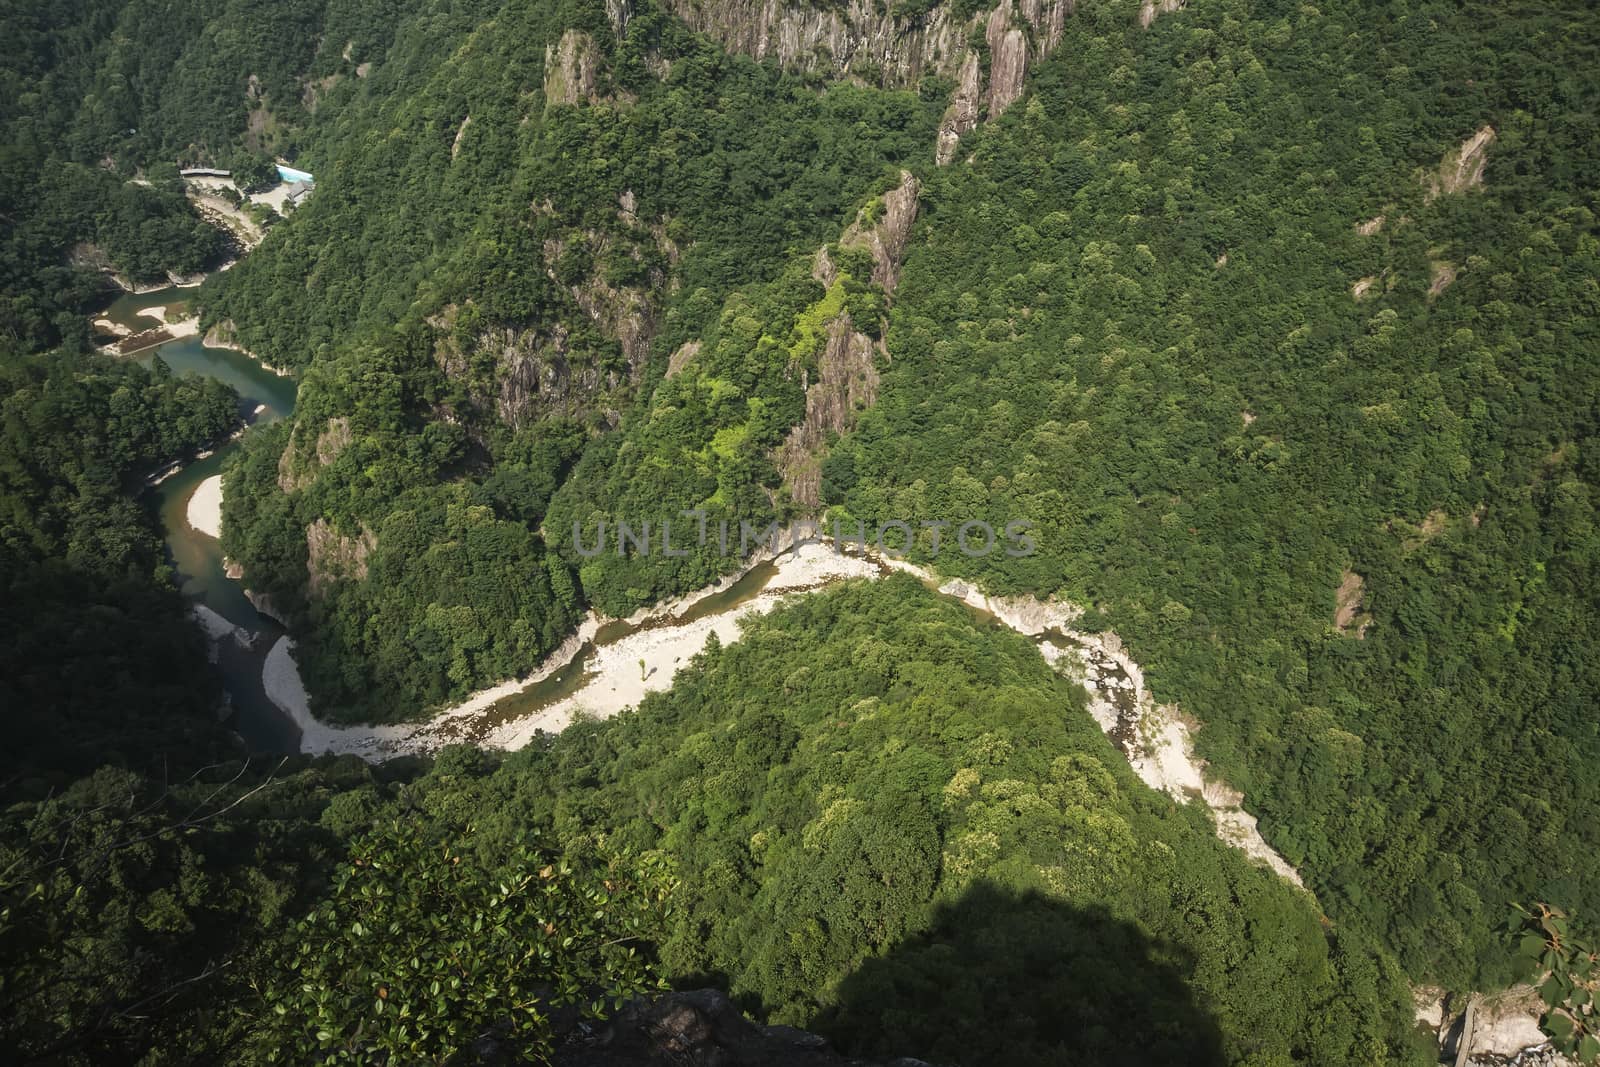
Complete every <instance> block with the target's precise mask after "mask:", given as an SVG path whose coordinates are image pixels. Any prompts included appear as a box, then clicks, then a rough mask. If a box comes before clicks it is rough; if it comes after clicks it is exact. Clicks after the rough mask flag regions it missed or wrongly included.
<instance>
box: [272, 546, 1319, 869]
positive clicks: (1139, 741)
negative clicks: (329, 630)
mask: <svg viewBox="0 0 1600 1067" xmlns="http://www.w3.org/2000/svg"><path fill="white" fill-rule="evenodd" d="M776 564H777V573H776V574H775V575H774V576H773V578H772V579H771V580H770V581H769V582H768V583H767V585H766V587H765V588H764V589H763V590H762V591H761V593H760V594H759V595H758V596H756V597H754V598H753V599H751V600H749V601H747V602H745V603H743V604H740V605H737V606H735V607H732V608H730V609H728V610H726V611H723V612H719V613H717V614H714V615H708V616H706V617H705V618H700V619H695V620H693V621H690V622H673V621H671V620H673V619H676V618H677V617H679V616H680V615H681V614H682V613H683V612H684V611H685V610H686V609H687V608H688V607H690V606H691V605H693V604H694V603H696V602H698V601H700V600H703V599H704V598H705V597H707V596H710V595H713V594H715V593H718V592H721V591H723V590H725V589H727V587H728V586H729V585H731V584H732V581H733V579H732V578H729V579H724V580H723V581H721V582H719V583H717V584H716V585H714V586H711V587H709V588H707V589H703V590H700V591H698V592H696V593H691V594H689V595H687V596H684V597H680V598H679V599H678V600H675V601H671V602H669V603H666V604H662V605H660V606H658V607H656V608H653V609H646V610H644V611H641V612H638V613H636V614H635V615H633V616H632V617H630V618H629V619H628V621H629V622H630V623H635V624H639V623H647V622H655V624H654V625H651V626H649V627H647V628H645V629H641V630H637V631H635V632H634V633H631V634H629V635H627V636H626V637H623V638H621V639H620V640H617V641H615V642H612V643H609V644H606V645H603V646H600V647H599V648H596V649H594V651H593V654H592V655H591V657H590V660H589V662H588V663H587V664H586V675H585V678H584V680H583V683H582V685H581V687H580V688H579V689H578V690H577V691H576V692H574V693H572V694H571V695H570V696H567V697H564V698H562V699H560V700H557V701H555V702H554V703H551V704H550V705H548V706H547V707H544V708H541V709H538V710H535V711H531V712H529V713H528V714H526V715H523V716H520V717H516V718H509V719H508V718H505V717H504V716H503V715H500V714H497V713H495V712H494V710H493V708H494V705H495V703H496V702H497V701H500V700H502V699H504V698H505V697H508V696H511V695H513V694H515V693H518V692H521V691H522V690H524V689H526V688H527V687H529V686H530V685H533V684H534V683H536V682H539V681H542V680H543V679H545V678H548V677H550V676H551V675H552V674H554V673H555V672H556V671H558V670H560V669H561V668H562V667H565V666H566V665H567V664H569V663H571V662H572V660H573V658H574V657H575V656H577V654H578V653H579V651H580V650H581V649H582V648H583V647H584V646H585V645H587V644H589V643H590V642H591V641H592V640H593V638H594V635H595V633H596V632H597V631H598V629H599V625H600V620H599V619H598V618H596V617H595V615H594V614H593V613H592V612H591V613H590V614H589V616H588V617H587V618H586V619H585V620H584V622H583V625H582V626H580V627H579V628H578V630H577V632H576V633H574V634H573V635H572V636H571V637H569V638H568V639H567V641H566V642H565V643H564V644H563V645H562V646H561V647H560V648H558V649H557V650H556V651H555V652H553V653H552V654H551V655H550V656H549V657H547V658H546V659H545V661H544V663H543V664H541V665H540V667H539V669H538V670H536V671H534V672H533V673H532V674H531V675H529V676H528V677H527V678H526V679H523V680H520V681H510V682H504V683H502V684H500V685H497V686H495V687H494V688H492V689H486V690H483V691H481V692H479V693H476V694H474V695H473V696H472V697H471V698H469V699H468V700H466V701H465V702H463V703H461V704H458V705H456V706H455V707H453V708H450V709H448V710H446V711H443V712H441V713H439V714H438V715H437V716H435V717H434V718H432V719H430V720H428V721H426V722H417V723H402V724H396V725H387V726H336V725H331V724H328V723H324V722H321V721H319V720H318V719H317V718H316V717H315V716H313V715H312V714H311V710H310V704H309V700H308V699H307V696H306V691H305V687H304V685H302V684H301V680H300V675H299V671H298V669H297V668H296V667H295V663H294V660H293V658H292V657H291V655H290V652H291V650H292V648H293V645H292V643H291V642H290V641H289V639H288V638H281V639H280V640H279V641H278V643H277V644H276V645H275V646H273V648H272V651H271V652H270V653H269V654H268V656H267V660H266V663H265V665H264V667H263V670H262V681H263V684H264V688H265V690H266V693H267V696H268V697H269V698H271V700H272V702H273V703H274V704H276V705H277V706H278V707H279V708H281V709H282V710H283V711H284V712H285V713H286V714H288V715H289V716H290V717H291V718H293V719H294V721H295V723H296V725H298V726H299V727H300V732H301V745H300V747H301V750H302V751H304V752H307V753H312V754H318V753H324V752H334V753H356V754H358V755H361V756H363V757H365V758H367V759H369V760H383V759H388V758H390V757H392V756H399V755H407V754H420V753H425V752H431V751H434V750H436V749H438V748H440V747H441V746H443V745H446V744H450V743H452V742H455V741H472V742H474V743H477V744H481V745H484V746H487V747H492V748H502V749H514V748H520V747H522V746H523V745H526V744H527V743H528V742H529V741H530V740H531V739H532V738H533V737H534V736H535V734H537V733H539V732H540V731H543V732H545V733H556V732H559V731H560V730H563V729H565V728H566V727H567V726H568V725H570V724H571V723H572V722H573V721H574V720H575V719H577V718H579V717H591V718H601V719H603V718H609V717H611V716H613V715H615V714H617V713H618V712H620V711H622V710H624V709H626V708H630V707H635V706H637V705H638V703H639V701H640V700H642V699H643V698H644V697H645V695H646V694H648V693H654V692H659V691H660V690H663V689H666V688H668V687H669V686H670V685H671V684H672V679H673V676H674V675H675V674H677V672H678V671H679V670H681V669H682V668H683V667H684V666H685V665H686V664H687V663H688V662H689V660H690V658H691V657H692V656H694V654H695V653H697V652H699V651H700V650H701V649H702V648H704V647H705V643H706V639H707V638H708V637H709V636H710V635H711V634H712V633H715V634H716V635H717V637H718V639H719V640H720V641H721V642H722V643H723V644H724V645H726V644H731V643H733V642H735V641H737V640H738V639H739V636H740V622H741V620H743V619H747V618H750V617H753V616H755V615H760V614H764V613H766V612H768V611H771V610H772V609H773V608H774V607H776V606H777V605H778V604H779V603H780V602H781V601H782V600H783V599H784V598H785V596H787V595H792V594H794V593H798V592H801V591H804V590H809V589H817V588H821V587H822V586H825V585H827V584H829V583H831V582H835V581H840V580H844V579H850V578H866V579H871V578H876V577H878V576H879V575H881V574H882V569H881V567H880V562H879V561H878V560H875V559H866V558H861V557H857V556H847V555H843V554H841V553H839V552H836V551H835V550H834V549H833V547H832V546H831V545H829V544H805V545H802V546H800V547H799V548H797V549H795V550H793V551H791V552H788V553H786V554H784V555H782V556H780V557H779V558H778V559H777V560H776ZM882 564H883V565H884V566H886V567H887V568H889V569H892V570H899V571H904V572H906V573H909V574H912V575H914V576H916V577H918V578H920V579H922V580H923V581H924V582H925V583H927V584H928V585H930V586H933V587H935V588H937V589H938V591H939V592H940V593H941V594H943V595H945V596H949V597H951V598H953V599H956V600H959V601H961V602H962V603H964V604H966V605H968V606H969V607H972V608H974V609H977V610H980V611H984V612H987V613H989V614H991V615H993V616H994V617H995V618H997V619H998V620H999V621H1001V622H1003V623H1004V624H1006V625H1007V626H1008V627H1010V628H1011V629H1013V630H1015V631H1016V632H1018V633H1021V634H1025V635H1027V636H1030V637H1033V638H1035V639H1036V641H1037V643H1038V646H1039V650H1040V654H1041V655H1043V656H1044V658H1045V659H1046V661H1047V662H1049V663H1050V664H1051V665H1052V666H1054V667H1056V669H1057V670H1058V671H1060V672H1061V673H1063V674H1065V675H1067V676H1068V677H1069V678H1072V679H1073V680H1075V681H1079V682H1081V683H1082V685H1083V686H1084V689H1085V690H1086V692H1087V693H1088V697H1089V709H1090V714H1091V715H1093V717H1094V718H1095V720H1096V721H1097V722H1098V723H1099V724H1100V726H1101V728H1102V729H1104V730H1105V731H1106V732H1107V733H1108V734H1113V731H1117V730H1124V731H1131V733H1132V735H1133V739H1132V741H1130V742H1125V743H1124V752H1125V754H1126V755H1127V756H1128V761H1129V763H1130V765H1131V766H1132V767H1133V770H1134V772H1135V773H1136V774H1138V776H1139V777H1140V779H1141V780H1143V781H1144V782H1145V784H1147V785H1149V786H1150V787H1151V788H1153V789H1157V790H1160V791H1162V792H1165V793H1167V794H1168V795H1169V796H1171V797H1173V799H1174V800H1176V801H1178V802H1179V803H1190V802H1193V801H1200V802H1201V803H1204V804H1205V805H1206V806H1207V807H1208V808H1209V809H1210V810H1211V812H1212V814H1213V816H1214V817H1215V819H1216V828H1217V836H1218V837H1220V838H1221V839H1222V840H1223V841H1224V842H1226V843H1227V844H1229V845H1232V846H1233V847H1235V848H1238V849H1240V850H1241V851H1243V852H1245V853H1246V854H1247V855H1249V856H1250V857H1252V858H1253V859H1255V860H1256V861H1257V862H1259V863H1262V864H1264V865H1265V866H1267V867H1269V868H1270V869H1271V870H1273V871H1274V872H1275V873H1277V874H1278V875H1279V876H1281V877H1282V878H1284V879H1285V880H1287V881H1289V882H1292V883H1293V884H1295V885H1302V884H1303V883H1302V882H1301V880H1300V875H1299V872H1297V871H1296V870H1295V869H1294V868H1293V867H1292V866H1290V864H1289V863H1288V861H1286V860H1285V859H1284V858H1283V857H1282V856H1280V855H1279V854H1278V853H1277V852H1276V851H1275V850H1273V848H1272V846H1270V845H1268V844H1267V842H1266V840H1265V839H1264V838H1263V837H1262V836H1261V833H1260V831H1259V830H1258V829H1257V828H1256V821H1255V818H1254V817H1253V816H1252V815H1250V814H1249V813H1248V812H1246V811H1245V810H1244V808H1243V806H1242V804H1243V800H1244V797H1243V796H1242V795H1241V794H1239V793H1238V792H1236V791H1234V790H1232V789H1230V788H1229V787H1228V786H1227V785H1226V784H1225V783H1222V782H1215V781H1208V780H1207V778H1206V775H1205V770H1206V765H1205V761H1204V760H1201V759H1200V758H1199V757H1197V756H1195V754H1194V748H1193V738H1192V731H1191V728H1190V726H1189V724H1188V723H1187V722H1185V721H1184V720H1183V719H1182V718H1181V717H1180V716H1179V715H1178V713H1177V710H1176V709H1175V708H1171V707H1157V706H1156V704H1155V700H1154V697H1153V696H1152V695H1151V693H1150V690H1149V689H1148V688H1147V687H1146V686H1145V683H1144V674H1143V672H1142V671H1141V670H1140V668H1139V665H1138V664H1137V663H1135V662H1134V661H1133V659H1132V658H1131V657H1130V656H1129V655H1128V653H1127V652H1126V650H1125V649H1124V648H1123V646H1122V642H1121V640H1120V639H1119V638H1118V637H1117V635H1116V634H1114V633H1084V632H1079V631H1076V630H1074V629H1073V628H1072V624H1073V623H1074V622H1076V620H1077V618H1078V617H1079V616H1080V615H1081V614H1082V613H1083V612H1082V609H1081V608H1078V607H1077V606H1075V605H1073V604H1070V603H1066V602H1063V601H1055V600H1050V601H1041V600H1038V599H1037V598H1034V597H990V596H987V595H985V594H984V593H983V592H982V591H981V590H979V589H977V588H976V587H974V586H971V585H968V584H966V583H962V582H954V581H950V582H943V583H942V584H941V582H940V579H939V576H938V575H936V574H934V573H933V572H931V571H928V570H925V569H923V568H921V567H917V566H914V565H911V564H908V563H905V562H902V561H898V560H883V561H882ZM1049 635H1060V636H1061V637H1063V638H1064V639H1065V640H1066V641H1068V642H1070V647H1068V648H1062V647H1059V646H1058V645H1057V644H1055V643H1053V642H1052V640H1050V636H1049ZM641 661H642V663H643V666H642V667H641ZM1128 708H1131V709H1132V711H1131V714H1130V713H1129V712H1127V711H1126V710H1124V709H1128ZM1113 736H1115V735H1114V734H1113Z"/></svg>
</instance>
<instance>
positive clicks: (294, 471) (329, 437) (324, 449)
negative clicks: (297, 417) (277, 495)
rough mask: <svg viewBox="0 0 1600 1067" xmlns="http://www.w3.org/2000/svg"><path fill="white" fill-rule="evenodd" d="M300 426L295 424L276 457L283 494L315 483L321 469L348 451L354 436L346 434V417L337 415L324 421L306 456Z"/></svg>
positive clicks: (302, 431)
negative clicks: (280, 452)
mask: <svg viewBox="0 0 1600 1067" xmlns="http://www.w3.org/2000/svg"><path fill="white" fill-rule="evenodd" d="M308 433H309V431H307V430H306V429H305V427H304V425H303V424H302V423H299V422H296V423H295V427H294V429H293V430H291V431H290V432H289V444H288V446H287V447H286V448H284V450H283V455H281V456H279V457H278V488H279V489H281V490H282V491H284V492H285V493H293V492H297V491H299V490H301V489H304V488H305V487H306V486H308V485H310V484H311V483H312V482H314V481H316V480H317V475H318V474H320V473H321V472H322V468H324V467H326V466H328V465H329V464H331V463H332V462H333V461H334V460H336V459H338V458H339V453H340V452H343V451H344V450H345V449H346V448H349V447H350V444H351V442H352V441H354V440H355V435H354V434H352V433H351V431H350V417H349V416H348V415H339V416H337V417H335V418H331V419H329V420H328V422H327V425H326V426H324V427H323V429H322V431H321V432H320V433H318V434H317V437H316V441H315V442H313V443H312V445H311V447H310V449H309V454H307V453H308V450H307V448H306V445H305V439H306V437H307V435H308Z"/></svg>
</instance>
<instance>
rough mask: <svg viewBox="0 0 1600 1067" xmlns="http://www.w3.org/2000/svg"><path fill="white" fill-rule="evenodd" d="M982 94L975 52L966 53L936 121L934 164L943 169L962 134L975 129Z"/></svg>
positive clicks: (981, 78) (980, 70)
mask: <svg viewBox="0 0 1600 1067" xmlns="http://www.w3.org/2000/svg"><path fill="white" fill-rule="evenodd" d="M982 93H983V67H982V65H981V64H980V63H979V61H978V56H977V54H976V53H968V55H967V58H966V61H965V62H963V63H962V64H961V73H960V75H959V76H958V77H957V78H956V89H955V92H954V93H953V94H951V97H950V106H949V107H947V108H945V110H944V117H943V118H941V119H940V120H939V140H938V143H937V144H936V145H935V146H934V152H933V155H934V161H935V162H937V163H938V164H939V166H941V167H942V166H944V165H945V164H946V163H948V162H950V161H951V160H952V159H954V158H955V155H956V147H957V145H959V144H960V143H961V138H962V136H963V135H964V134H966V133H968V132H970V131H971V130H973V129H976V128H977V125H978V104H979V97H980V96H981V95H982Z"/></svg>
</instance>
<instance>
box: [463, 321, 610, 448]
mask: <svg viewBox="0 0 1600 1067" xmlns="http://www.w3.org/2000/svg"><path fill="white" fill-rule="evenodd" d="M477 347H478V350H479V351H480V352H487V353H490V354H492V355H493V357H494V362H495V396H494V408H495V414H496V415H498V416H499V418H500V421H501V422H503V423H505V425H507V426H509V427H510V428H511V429H513V430H516V429H520V428H521V427H523V426H526V425H529V424H530V423H532V422H534V421H536V420H538V419H541V418H545V417H548V416H551V415H575V414H577V413H578V412H579V411H580V410H582V408H583V406H584V404H585V402H586V401H587V400H588V399H589V398H590V397H592V396H593V395H594V394H595V393H597V392H598V391H599V390H600V389H601V386H602V382H601V377H600V372H599V371H598V370H597V369H595V368H593V367H575V366H574V365H573V362H572V359H571V356H570V352H569V350H568V335H567V330H566V328H565V327H563V326H555V327H553V328H552V329H551V330H550V331H549V332H548V333H546V332H544V331H541V330H515V329H511V328H510V327H505V326H499V327H493V328H491V329H488V330H485V331H484V332H483V333H482V334H480V335H479V336H478V341H477Z"/></svg>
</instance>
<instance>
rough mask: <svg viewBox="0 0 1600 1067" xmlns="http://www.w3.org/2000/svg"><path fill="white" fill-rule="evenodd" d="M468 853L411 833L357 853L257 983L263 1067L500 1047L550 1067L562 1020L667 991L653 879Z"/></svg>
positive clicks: (653, 871) (648, 870) (530, 856)
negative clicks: (655, 961)
mask: <svg viewBox="0 0 1600 1067" xmlns="http://www.w3.org/2000/svg"><path fill="white" fill-rule="evenodd" d="M470 838H471V831H470V830H466V831H456V832H453V833H452V832H448V831H447V830H446V828H444V827H439V826H429V827H421V826H419V825H418V824H417V823H416V822H415V821H412V820H408V821H407V822H405V823H391V824H388V825H386V826H384V827H383V828H381V829H379V830H377V831H375V832H373V833H371V834H368V835H365V836H363V837H361V838H358V839H357V840H356V841H355V842H354V844H353V845H352V846H351V851H350V856H349V858H348V860H347V861H345V862H344V863H341V864H340V865H339V868H338V873H337V874H336V875H335V877H334V884H333V887H332V890H331V892H330V894H329V896H328V898H327V899H326V900H324V901H323V902H321V903H320V904H318V905H317V907H316V908H315V910H313V911H312V913H311V914H310V915H309V916H308V917H307V918H305V919H304V920H302V921H301V922H300V923H298V924H297V925H296V926H295V928H294V930H293V931H291V932H290V934H289V935H288V937H287V939H286V941H285V943H284V945H283V947H282V949H281V950H280V952H279V954H278V955H277V956H276V957H275V958H274V959H273V960H272V961H270V962H269V963H268V964H266V968H265V972H264V975H263V977H262V978H261V979H260V980H259V983H258V984H259V988H260V990H261V995H262V998H263V1001H264V1004H265V1007H266V1010H265V1011H263V1012H262V1013H261V1014H260V1015H259V1016H258V1018H257V1020H256V1022H255V1025H254V1027H253V1032H252V1036H251V1041H252V1047H253V1048H254V1050H255V1053H256V1055H257V1056H258V1057H259V1058H260V1059H262V1060H264V1061H267V1062H288V1063H302V1062H307V1061H308V1060H312V1059H332V1060H337V1061H339V1062H348V1063H394V1062H406V1063H446V1062H452V1061H453V1057H456V1056H458V1055H460V1054H462V1053H464V1052H465V1050H466V1049H467V1048H469V1047H470V1046H472V1045H473V1044H474V1043H475V1042H477V1041H479V1040H480V1039H482V1038H484V1037H492V1038H493V1039H495V1040H497V1041H499V1042H502V1043H504V1044H505V1045H506V1046H508V1047H510V1048H513V1049H515V1055H516V1056H517V1057H518V1058H521V1059H525V1060H527V1061H530V1062H544V1061H545V1060H546V1059H547V1058H548V1056H549V1054H550V1050H551V1027H550V1014H551V1012H553V1011H555V1010H557V1009H559V1008H562V1007H574V1006H575V1007H577V1008H578V1009H579V1010H581V1011H582V1013H583V1014H584V1015H586V1016H590V1017H597V1016H599V1015H601V1014H602V1013H603V1011H604V1009H605V1006H606V1003H607V1002H608V1001H609V1002H611V1004H613V1005H620V1004H621V1002H622V999H623V998H625V997H628V996H631V995H633V994H635V993H637V992H640V991H643V990H646V989H649V988H651V987H652V986H654V985H656V984H657V981H656V980H655V979H654V977H653V970H652V968H651V966H650V964H649V963H648V960H647V957H646V955H645V954H644V951H643V950H644V948H645V947H646V945H647V942H648V940H649V939H650V938H652V937H653V936H654V935H655V933H656V931H657V929H658V927H659V925H660V914H661V909H662V907H663V906H664V903H665V900H666V895H667V889H668V882H667V880H666V878H665V876H664V874H663V873H662V872H661V871H660V870H659V869H658V868H657V867H655V866H652V865H644V866H639V865H637V864H634V863H630V862H629V861H627V860H626V859H625V858H621V857H619V858H615V859H612V860H611V861H609V862H607V863H604V864H599V865H592V866H589V867H586V868H585V869H582V870H578V869H574V868H573V867H571V866H569V865H568V863H567V861H565V860H563V859H561V858H560V857H559V856H555V855H550V854H547V853H546V852H544V851H542V850H540V849H539V848H538V847H537V846H536V845H533V844H532V843H524V844H519V845H517V846H516V847H515V848H512V849H509V850H507V851H506V852H505V853H504V854H502V855H501V856H499V857H498V858H497V859H496V861H495V862H493V863H492V864H490V863H485V862H483V861H482V859H481V858H479V857H477V856H474V855H473V854H472V853H471V852H470V850H469V849H470V844H471V841H470Z"/></svg>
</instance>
